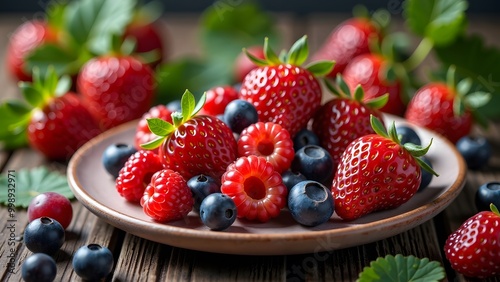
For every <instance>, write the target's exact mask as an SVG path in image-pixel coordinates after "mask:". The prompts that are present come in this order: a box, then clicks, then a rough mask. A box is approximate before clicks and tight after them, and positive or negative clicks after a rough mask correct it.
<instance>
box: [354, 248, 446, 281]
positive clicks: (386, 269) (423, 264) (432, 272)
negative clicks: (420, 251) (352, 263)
mask: <svg viewBox="0 0 500 282" xmlns="http://www.w3.org/2000/svg"><path fill="white" fill-rule="evenodd" d="M443 278H445V271H444V268H443V267H442V266H441V264H440V263H439V262H437V261H429V259H428V258H423V259H420V258H417V257H414V256H402V255H400V254H398V255H396V256H391V255H387V256H386V257H384V258H382V257H379V258H377V260H375V261H372V262H371V263H370V266H369V267H365V268H364V269H363V272H361V273H360V274H359V277H358V280H357V281H358V282H374V281H384V282H403V281H404V282H407V281H412V282H431V281H440V280H441V279H443Z"/></svg>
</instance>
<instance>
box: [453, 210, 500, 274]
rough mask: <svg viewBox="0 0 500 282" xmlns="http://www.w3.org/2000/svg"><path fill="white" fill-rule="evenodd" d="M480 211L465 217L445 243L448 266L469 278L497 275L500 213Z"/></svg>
mask: <svg viewBox="0 0 500 282" xmlns="http://www.w3.org/2000/svg"><path fill="white" fill-rule="evenodd" d="M490 208H491V211H481V212H479V213H477V214H475V215H473V216H472V217H470V218H469V219H467V220H466V221H465V222H464V223H463V224H462V225H461V226H460V227H459V228H458V229H457V230H456V231H455V232H453V233H452V234H451V235H450V236H449V237H448V239H447V240H446V243H445V245H444V253H445V256H446V259H448V261H449V262H450V264H451V267H452V268H453V269H454V270H455V271H457V272H459V273H461V274H463V275H465V276H468V277H474V278H480V279H485V278H488V277H492V276H495V275H498V274H500V213H499V212H498V209H497V207H496V206H494V205H493V204H491V205H490Z"/></svg>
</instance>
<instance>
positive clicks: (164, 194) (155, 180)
mask: <svg viewBox="0 0 500 282" xmlns="http://www.w3.org/2000/svg"><path fill="white" fill-rule="evenodd" d="M193 204H194V199H193V195H192V194H191V190H190V189H189V187H188V185H187V182H186V180H184V178H182V176H181V175H180V174H179V173H177V172H175V171H173V170H171V169H163V170H160V171H158V172H157V173H155V174H154V175H153V177H151V183H150V184H149V185H148V187H147V188H146V191H144V195H143V197H142V198H141V206H142V208H143V209H144V213H146V214H147V215H148V216H149V217H151V218H152V219H154V220H156V221H159V222H169V221H173V220H178V219H182V218H184V217H185V216H187V214H188V213H189V212H190V211H191V209H192V208H193Z"/></svg>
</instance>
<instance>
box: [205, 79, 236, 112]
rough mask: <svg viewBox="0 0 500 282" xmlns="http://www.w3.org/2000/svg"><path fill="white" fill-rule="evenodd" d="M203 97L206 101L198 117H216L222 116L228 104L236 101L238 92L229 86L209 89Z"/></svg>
mask: <svg viewBox="0 0 500 282" xmlns="http://www.w3.org/2000/svg"><path fill="white" fill-rule="evenodd" d="M205 95H206V96H207V101H206V102H205V105H203V108H201V110H200V113H199V114H200V115H212V116H217V115H221V114H224V109H225V108H226V106H227V104H229V102H231V101H233V100H236V99H238V92H237V91H236V89H234V87H232V86H229V85H224V86H216V87H213V88H211V89H209V90H208V91H207V92H206V93H205Z"/></svg>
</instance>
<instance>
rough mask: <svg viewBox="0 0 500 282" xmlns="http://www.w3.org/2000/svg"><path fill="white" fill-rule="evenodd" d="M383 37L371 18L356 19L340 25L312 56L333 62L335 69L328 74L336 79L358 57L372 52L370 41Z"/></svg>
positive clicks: (315, 58) (314, 58)
mask: <svg viewBox="0 0 500 282" xmlns="http://www.w3.org/2000/svg"><path fill="white" fill-rule="evenodd" d="M381 37H382V34H381V31H380V28H379V26H378V25H377V24H376V23H375V22H374V21H372V20H371V19H369V18H364V17H356V18H351V19H348V20H346V21H344V22H342V23H341V24H339V25H338V26H337V27H336V28H335V29H334V30H333V31H332V33H330V35H329V36H328V37H327V39H326V40H325V42H324V43H323V45H321V47H320V48H319V50H318V51H317V52H316V53H314V55H313V56H312V58H313V60H333V61H335V67H334V68H333V70H332V71H331V72H330V73H329V74H328V76H329V77H333V78H334V77H335V76H336V75H337V74H338V73H342V71H344V69H345V67H346V66H347V64H348V63H349V62H350V61H351V60H352V59H353V58H355V57H356V56H358V55H361V54H365V53H369V52H370V44H369V41H370V40H374V39H376V40H380V39H381Z"/></svg>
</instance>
